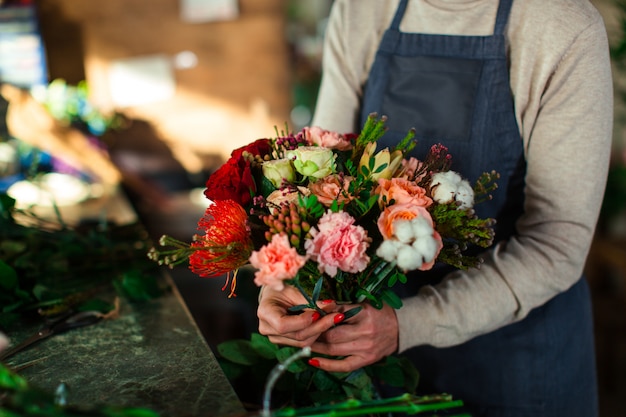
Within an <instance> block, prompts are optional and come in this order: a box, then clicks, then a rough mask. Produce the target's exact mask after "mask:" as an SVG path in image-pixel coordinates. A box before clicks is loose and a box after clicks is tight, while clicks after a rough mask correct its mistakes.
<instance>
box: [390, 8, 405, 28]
mask: <svg viewBox="0 0 626 417" xmlns="http://www.w3.org/2000/svg"><path fill="white" fill-rule="evenodd" d="M407 3H408V0H400V4H398V8H397V9H396V14H395V15H394V16H393V20H392V21H391V25H390V26H389V29H393V30H397V31H399V30H400V22H401V21H402V18H403V17H404V12H405V10H406V5H407Z"/></svg>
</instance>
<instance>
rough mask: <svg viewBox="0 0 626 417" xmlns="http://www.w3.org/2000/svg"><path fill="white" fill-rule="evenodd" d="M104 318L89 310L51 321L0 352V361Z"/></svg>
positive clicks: (97, 312)
mask: <svg viewBox="0 0 626 417" xmlns="http://www.w3.org/2000/svg"><path fill="white" fill-rule="evenodd" d="M103 317H104V314H103V313H101V312H99V311H94V310H89V311H80V312H78V313H76V312H71V313H69V314H67V315H65V316H63V317H61V318H60V319H57V320H55V321H52V322H51V323H49V324H46V325H44V326H43V327H42V328H41V329H39V331H37V333H35V334H33V335H32V336H30V337H28V338H27V339H25V340H24V341H23V342H21V343H19V344H17V345H15V346H14V347H12V348H10V349H7V350H5V351H3V352H0V361H4V360H5V359H8V358H9V357H11V356H13V355H15V354H17V353H18V352H21V351H23V350H25V349H27V348H29V347H31V346H32V345H34V344H35V343H38V342H40V341H42V340H44V339H47V338H49V337H50V336H53V335H55V334H59V333H63V332H66V331H68V330H71V329H76V328H78V327H84V326H89V325H91V324H95V323H97V322H99V321H100V320H101V319H102V318H103Z"/></svg>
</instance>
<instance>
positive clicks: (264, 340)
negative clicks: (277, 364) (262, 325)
mask: <svg viewBox="0 0 626 417" xmlns="http://www.w3.org/2000/svg"><path fill="white" fill-rule="evenodd" d="M250 344H251V346H252V348H253V349H254V350H255V351H256V353H258V354H259V355H260V356H262V357H264V358H265V359H275V358H276V353H277V352H278V346H276V345H275V344H274V343H272V342H270V339H269V338H268V337H267V336H263V335H261V334H259V333H252V335H250Z"/></svg>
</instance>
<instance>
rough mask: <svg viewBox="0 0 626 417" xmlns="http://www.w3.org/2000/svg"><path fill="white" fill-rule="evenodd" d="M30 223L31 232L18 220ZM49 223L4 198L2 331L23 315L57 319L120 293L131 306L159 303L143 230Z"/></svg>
mask: <svg viewBox="0 0 626 417" xmlns="http://www.w3.org/2000/svg"><path fill="white" fill-rule="evenodd" d="M16 215H19V216H21V217H20V218H26V219H28V220H29V222H28V223H26V224H28V226H26V225H23V224H20V223H18V222H17V221H16V220H15V218H16V217H15V216H16ZM59 223H61V224H62V222H57V224H56V225H52V224H50V223H47V222H45V221H44V220H42V219H39V218H37V217H36V216H34V215H33V214H32V213H30V212H28V211H19V210H16V209H15V208H14V204H13V201H12V199H10V198H8V196H6V195H0V289H1V291H0V326H1V327H2V328H5V327H7V326H9V325H10V324H11V323H12V322H14V321H15V320H16V319H17V318H19V317H20V315H22V314H26V313H30V312H33V311H39V312H41V313H42V314H57V313H59V312H61V311H64V310H67V309H70V308H79V306H80V305H81V304H83V303H85V302H87V301H90V300H93V299H95V298H97V295H98V294H99V293H102V292H103V291H108V290H116V291H117V293H118V294H119V295H121V296H123V297H125V298H127V299H129V300H130V301H142V300H147V299H150V298H154V297H157V296H159V295H160V294H161V292H162V289H161V288H159V285H158V284H157V280H156V277H157V276H158V270H157V266H156V265H155V264H154V263H152V262H151V261H150V260H149V259H148V258H147V256H146V253H147V252H148V248H149V247H150V246H151V242H150V240H149V238H148V235H147V233H146V231H145V229H144V228H143V227H142V226H141V225H140V224H130V225H124V226H117V225H113V224H108V223H103V224H84V225H80V226H77V227H73V228H71V227H68V226H63V225H62V226H60V227H59Z"/></svg>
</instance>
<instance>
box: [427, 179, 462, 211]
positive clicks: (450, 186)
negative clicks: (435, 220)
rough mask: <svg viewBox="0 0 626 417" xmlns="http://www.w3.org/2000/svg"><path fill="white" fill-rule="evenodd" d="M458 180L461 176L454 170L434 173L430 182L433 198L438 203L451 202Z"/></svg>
mask: <svg viewBox="0 0 626 417" xmlns="http://www.w3.org/2000/svg"><path fill="white" fill-rule="evenodd" d="M460 181H461V177H460V176H459V174H457V173H456V172H454V171H448V172H438V173H436V174H434V175H433V179H432V181H431V183H430V187H431V191H432V196H433V200H435V201H436V202H437V203H440V204H446V203H450V202H452V201H453V200H454V194H455V193H456V188H457V184H458V183H459V182H460Z"/></svg>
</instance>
